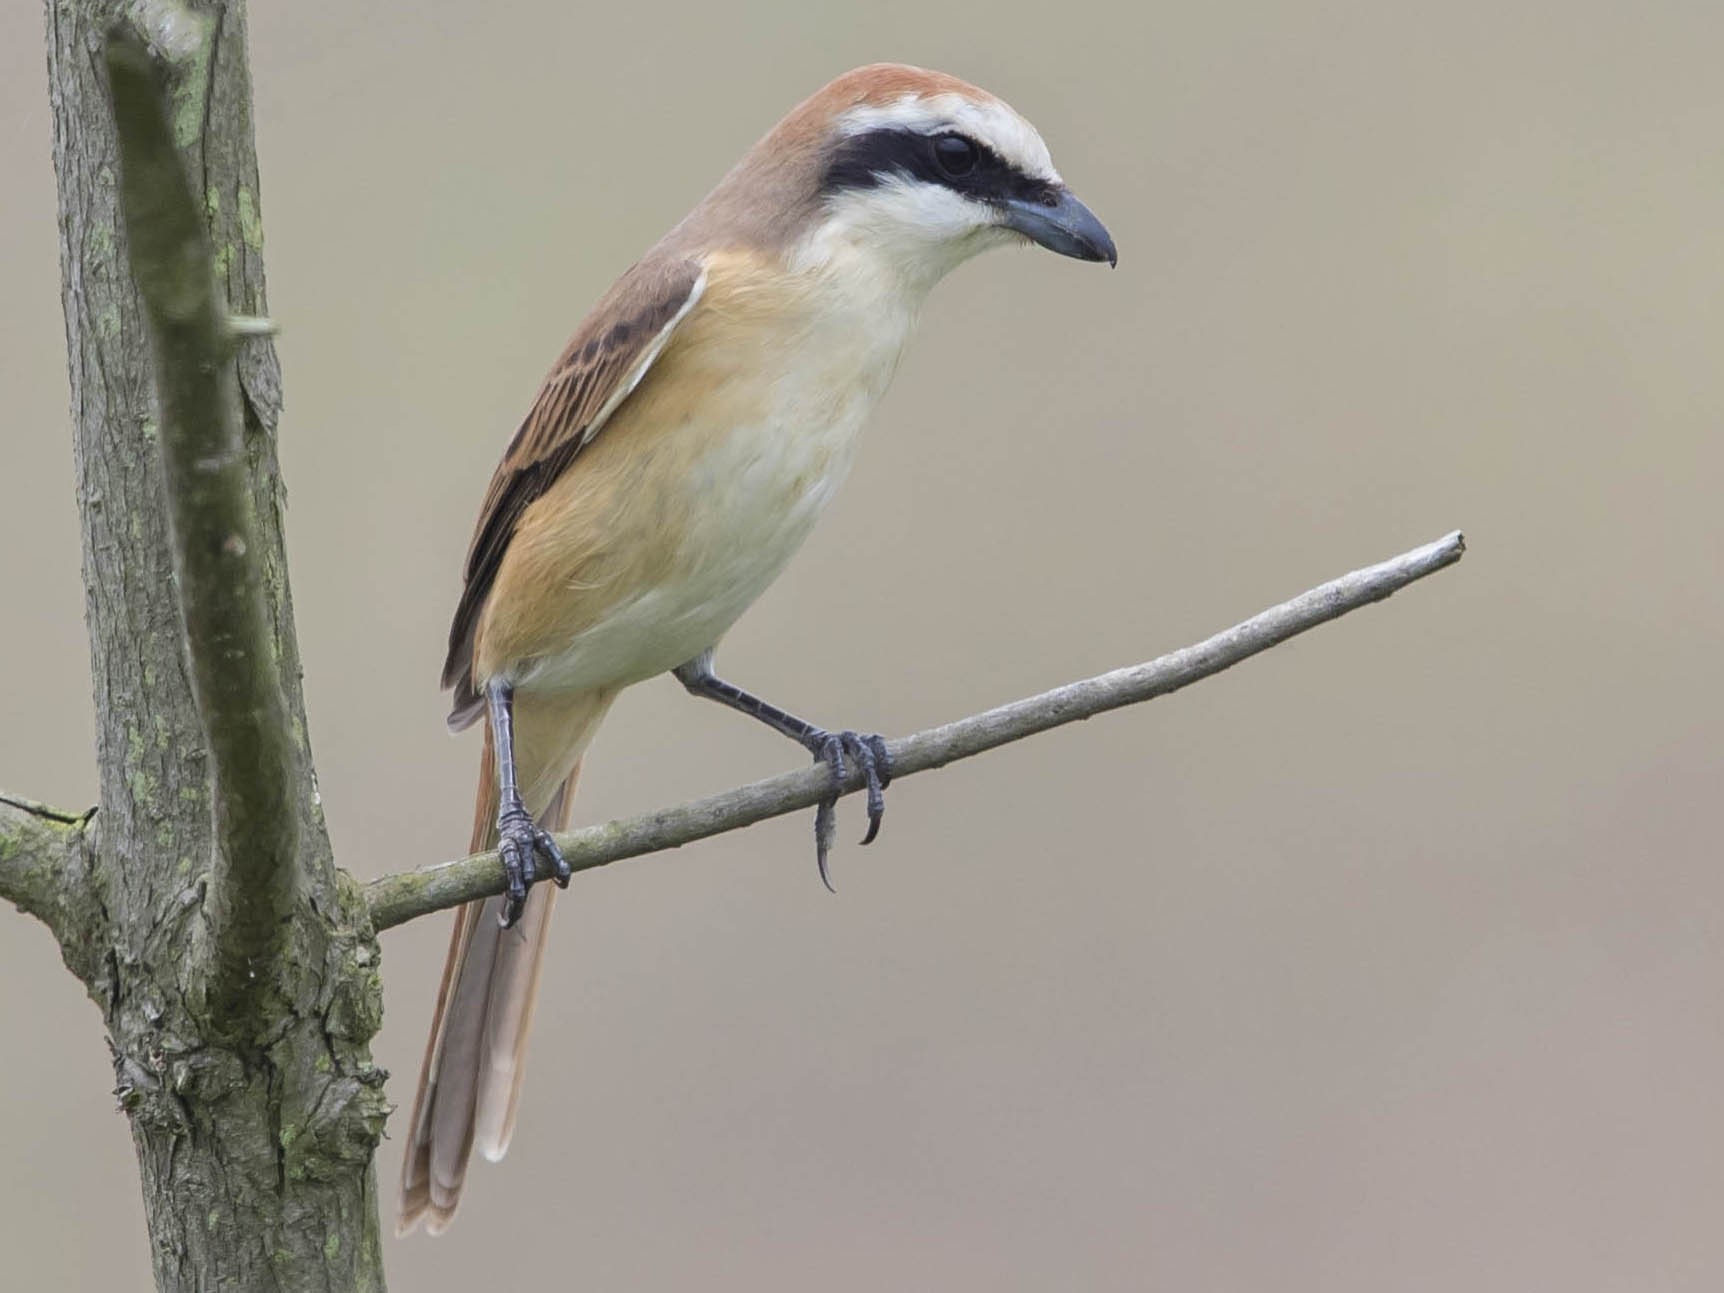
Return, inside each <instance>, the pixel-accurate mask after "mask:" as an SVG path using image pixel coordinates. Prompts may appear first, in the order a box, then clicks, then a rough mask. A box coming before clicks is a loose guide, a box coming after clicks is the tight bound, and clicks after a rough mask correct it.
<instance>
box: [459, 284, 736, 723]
mask: <svg viewBox="0 0 1724 1293" xmlns="http://www.w3.org/2000/svg"><path fill="white" fill-rule="evenodd" d="M705 286H706V274H705V271H704V270H703V269H702V267H701V266H700V264H699V263H698V262H696V261H692V260H680V259H679V260H669V261H658V262H655V261H653V260H651V259H649V260H646V261H642V262H641V263H640V264H638V265H636V266H635V267H634V268H633V269H631V270H629V272H628V273H626V274H624V275H623V276H622V278H620V279H618V280H617V283H616V285H615V286H614V287H612V288H611V290H610V291H609V292H608V293H606V294H605V297H604V299H603V300H601V301H600V302H599V304H598V305H597V306H596V307H595V308H594V309H593V312H592V313H591V314H589V315H588V316H587V317H586V319H585V320H584V321H583V322H582V324H581V326H580V327H579V328H578V329H576V331H575V335H574V336H573V337H572V338H570V340H569V344H568V345H567V346H566V347H565V348H564V350H563V353H562V356H561V357H560V358H559V359H558V360H557V363H556V365H555V366H554V367H553V368H552V369H551V373H550V376H548V377H547V378H546V379H545V382H544V385H542V386H541V387H540V388H539V394H538V397H537V398H536V399H535V400H534V401H533V407H532V408H531V409H530V410H528V412H527V416H526V418H525V419H524V420H523V421H522V423H521V425H520V428H519V429H518V430H517V431H516V432H515V435H514V438H513V439H511V440H510V441H509V447H508V448H507V449H506V450H504V452H503V460H502V461H501V462H500V463H498V464H497V471H496V473H495V474H494V475H493V476H492V477H491V486H490V488H489V489H488V490H486V492H485V501H484V503H483V505H482V506H481V507H480V509H479V523H478V525H477V526H476V527H475V528H474V531H473V542H472V546H471V547H469V548H468V550H467V566H466V574H465V582H464V584H463V586H462V589H461V600H460V603H459V604H458V605H457V607H456V609H455V619H454V622H453V623H452V624H451V625H450V627H449V654H448V656H447V658H446V659H445V660H444V664H443V685H444V686H445V687H449V688H453V689H454V692H455V697H454V709H453V710H452V711H451V713H450V715H449V726H450V727H452V728H457V729H459V728H463V727H466V726H468V725H469V724H471V723H472V722H473V721H474V719H476V718H477V717H478V715H479V713H480V711H481V710H482V709H483V698H482V697H481V696H480V695H479V694H478V692H477V690H476V689H475V687H474V683H473V638H474V635H475V633H476V632H477V630H478V626H479V617H480V615H481V613H482V612H483V611H484V609H485V601H486V598H488V597H489V596H490V593H491V586H492V584H493V583H494V582H495V581H496V578H497V571H498V568H499V567H500V566H501V565H502V564H503V556H504V554H505V553H507V552H508V550H509V543H510V540H511V539H513V538H514V535H515V527H516V525H517V524H518V523H519V522H520V519H521V516H522V514H523V513H524V512H525V511H526V510H527V508H528V507H529V506H530V505H531V504H532V503H533V501H534V500H535V499H537V498H539V497H540V495H542V494H543V493H544V492H545V491H546V490H547V489H549V488H550V487H551V486H552V484H554V483H555V482H556V480H557V479H558V477H560V476H561V475H562V474H563V473H564V472H565V471H567V470H568V469H569V466H570V464H572V463H573V462H574V461H575V460H576V458H577V457H578V456H579V454H580V452H581V450H582V449H583V448H585V447H586V446H587V445H588V444H590V443H591V442H592V439H593V437H594V436H596V435H597V434H598V433H599V432H600V430H602V429H603V427H604V425H605V422H606V421H607V420H608V419H609V418H610V416H611V415H612V414H613V413H615V412H616V411H617V409H618V408H619V407H621V405H622V403H623V401H624V400H626V399H627V398H628V397H629V396H630V394H632V393H633V392H634V389H635V387H637V386H639V385H640V382H641V379H642V378H643V377H645V376H646V374H647V370H648V369H650V368H651V367H652V365H653V361H654V360H655V359H657V358H658V356H659V354H660V352H661V351H663V350H664V347H665V345H666V343H667V342H669V340H670V337H671V333H672V332H674V331H675V330H676V326H677V325H678V324H679V323H681V322H682V321H683V319H685V318H686V317H687V316H688V313H689V311H690V310H692V309H693V308H694V306H695V303H696V302H697V301H699V300H700V295H701V292H702V290H703V289H704V288H705Z"/></svg>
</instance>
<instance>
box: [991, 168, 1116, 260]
mask: <svg viewBox="0 0 1724 1293" xmlns="http://www.w3.org/2000/svg"><path fill="white" fill-rule="evenodd" d="M1047 198H1048V199H1051V201H1049V200H1046V199H1042V200H1038V199H1036V198H1008V199H1006V203H1005V206H1004V209H1003V218H1002V219H1001V221H1000V223H1001V224H1003V225H1005V226H1006V228H1008V229H1015V230H1017V231H1018V232H1019V233H1021V234H1023V236H1024V237H1026V238H1028V239H1029V240H1030V241H1031V242H1035V243H1039V244H1041V245H1042V246H1043V247H1046V248H1047V249H1048V250H1049V251H1057V252H1058V253H1059V254H1060V255H1062V256H1075V257H1077V258H1078V259H1079V260H1105V261H1106V262H1107V263H1108V264H1110V265H1117V264H1119V253H1118V252H1117V251H1115V250H1114V247H1113V239H1112V238H1111V237H1109V236H1108V232H1107V229H1106V227H1105V226H1103V224H1102V222H1101V221H1100V220H1097V219H1096V218H1095V212H1093V211H1091V210H1090V209H1089V208H1088V207H1086V206H1085V205H1084V204H1083V203H1082V202H1079V201H1078V200H1077V199H1076V198H1075V197H1073V196H1072V193H1071V190H1070V189H1068V188H1065V187H1064V186H1063V185H1062V186H1060V187H1057V188H1054V189H1052V190H1050V191H1049V193H1048V195H1047Z"/></svg>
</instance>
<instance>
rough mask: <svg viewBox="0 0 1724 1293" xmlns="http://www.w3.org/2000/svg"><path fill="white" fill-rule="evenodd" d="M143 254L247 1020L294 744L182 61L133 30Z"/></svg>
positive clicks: (270, 935) (210, 898) (182, 595)
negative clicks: (189, 138) (189, 155)
mask: <svg viewBox="0 0 1724 1293" xmlns="http://www.w3.org/2000/svg"><path fill="white" fill-rule="evenodd" d="M107 67H108V80H109V84H110V86H111V88H112V91H113V100H114V119H115V124H116V126H117V128H118V131H119V145H120V149H119V151H120V197H121V207H122V209H123V212H124V215H125V225H126V240H127V250H128V254H129V259H130V263H131V270H132V276H133V277H134V278H135V279H136V280H137V284H138V289H139V291H140V293H141V294H142V296H143V300H144V306H145V310H146V313H147V315H148V318H149V323H150V336H151V341H152V346H153V350H154V353H155V368H156V393H157V398H158V405H159V409H160V419H161V430H160V442H161V450H162V468H163V476H164V480H165V482H166V493H167V498H168V504H169V509H170V514H171V519H172V523H173V537H174V549H175V551H174V565H175V570H176V573H177V575H178V585H179V600H180V609H181V612H182V615H183V617H184V622H185V633H186V645H187V652H188V655H189V657H190V662H191V668H192V680H193V685H194V689H195V691H196V695H197V704H198V714H199V717H200V718H201V719H202V722H203V728H204V732H205V734H206V736H207V737H208V741H209V755H210V780H211V791H212V800H213V803H214V814H215V825H216V842H217V851H218V856H217V857H216V858H215V859H214V862H213V874H212V880H211V883H210V886H209V890H208V894H207V898H206V910H207V912H208V914H209V919H210V923H211V927H212V931H213V939H212V945H213V947H212V957H211V962H210V965H209V966H208V971H209V978H208V989H209V1000H210V1002H211V1004H212V1006H213V1007H214V1009H215V1011H216V1013H217V1014H218V1016H220V1017H222V1018H223V1019H224V1020H225V1021H226V1022H229V1023H240V1024H243V1016H245V1015H246V1014H247V1013H248V1009H247V1004H246V1003H247V1002H249V1001H251V1000H252V999H253V991H254V988H257V987H261V986H264V985H267V984H268V983H269V982H270V981H271V979H272V976H271V974H270V972H269V971H270V962H271V960H272V958H273V956H274V953H275V950H276V948H277V944H278V940H279V938H280V935H281V932H282V927H283V924H284V921H285V919H286V917H287V915H288V912H289V910H290V906H291V902H292V898H293V893H294V889H295V885H296V883H297V865H296V858H297V844H298V819H297V814H296V812H295V808H294V804H293V803H292V800H291V796H292V793H293V790H292V788H293V786H294V776H293V769H294V757H295V755H294V747H293V740H292V732H291V728H290V726H289V722H288V715H287V707H286V704H285V701H284V700H283V696H282V689H281V678H280V673H279V670H278V668H277V664H276V653H275V642H274V638H273V634H272V629H271V623H270V617H269V611H268V601H267V598H266V595H265V592H264V582H263V572H262V571H261V570H260V569H259V556H260V554H261V551H262V549H261V545H260V544H259V543H257V542H256V540H255V535H256V530H257V524H256V517H255V514H254V512H253V505H252V494H251V486H250V482H249V480H248V476H247V468H246V458H245V449H244V445H243V443H242V442H241V439H240V433H239V401H238V393H237V388H236V384H235V380H234V370H233V363H232V356H233V351H232V346H233V337H232V332H231V330H230V328H229V324H228V311H227V306H226V302H225V301H222V300H220V299H219V298H218V294H217V291H216V284H215V273H214V257H213V254H212V252H211V249H210V240H209V236H208V233H207V231H206V229H205V226H204V217H203V210H202V203H201V201H199V200H197V199H195V198H194V197H193V193H192V187H191V185H190V184H189V183H188V182H187V179H186V174H185V171H184V169H183V167H182V165H181V162H180V157H179V154H178V152H177V151H176V149H175V146H174V140H173V135H172V132H171V130H170V127H169V121H168V111H167V103H166V98H165V96H164V94H163V90H162V82H163V79H164V76H165V73H166V69H165V68H164V67H162V66H160V65H159V64H158V62H157V61H156V59H155V58H153V57H152V55H151V53H150V49H149V48H148V47H147V46H146V45H145V44H144V42H143V41H142V40H140V39H139V38H138V37H137V36H136V35H134V34H132V33H131V32H129V31H127V30H124V29H123V28H121V29H116V30H115V31H114V32H112V33H110V35H109V38H108V43H107Z"/></svg>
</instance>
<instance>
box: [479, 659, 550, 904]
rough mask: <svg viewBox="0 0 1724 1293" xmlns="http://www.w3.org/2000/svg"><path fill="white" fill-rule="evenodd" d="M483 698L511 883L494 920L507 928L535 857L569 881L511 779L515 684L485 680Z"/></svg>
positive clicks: (522, 899)
mask: <svg viewBox="0 0 1724 1293" xmlns="http://www.w3.org/2000/svg"><path fill="white" fill-rule="evenodd" d="M485 702H486V705H487V707H488V708H489V710H490V714H491V739H492V742H493V744H494V745H495V747H496V752H497V853H498V854H499V856H501V857H502V859H503V869H504V870H505V871H506V872H508V876H509V888H508V891H507V892H506V893H505V894H504V896H503V910H502V912H501V913H500V914H499V916H498V918H497V919H498V921H499V922H500V923H501V924H502V926H503V928H504V929H508V928H509V926H511V925H513V924H514V923H515V922H516V921H517V920H519V919H521V908H522V907H523V906H524V905H525V904H526V901H527V890H528V889H530V888H531V887H532V884H533V881H534V880H536V879H538V871H539V866H538V864H539V861H540V860H543V861H544V862H545V863H547V864H548V865H549V867H550V870H551V878H552V879H553V880H555V881H556V882H557V887H558V888H560V889H566V888H568V886H569V874H570V872H569V864H568V863H567V862H566V861H565V860H564V859H563V854H562V851H561V850H560V849H558V848H557V842H556V841H555V840H553V839H552V838H551V835H550V832H549V831H542V830H540V829H539V824H538V823H537V822H535V821H534V820H533V818H532V815H531V814H530V813H528V812H527V805H526V804H524V803H523V802H522V801H521V791H520V789H519V787H518V786H517V785H516V784H515V782H516V778H515V689H514V688H513V687H511V686H510V685H509V684H508V683H506V682H490V683H487V684H486V685H485Z"/></svg>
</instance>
